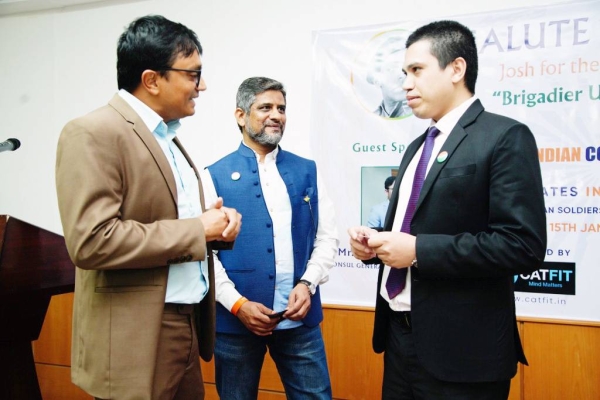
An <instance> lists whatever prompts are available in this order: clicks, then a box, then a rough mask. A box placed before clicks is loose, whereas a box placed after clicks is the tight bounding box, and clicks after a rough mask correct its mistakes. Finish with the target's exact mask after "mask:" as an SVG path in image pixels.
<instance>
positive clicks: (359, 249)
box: [348, 226, 417, 268]
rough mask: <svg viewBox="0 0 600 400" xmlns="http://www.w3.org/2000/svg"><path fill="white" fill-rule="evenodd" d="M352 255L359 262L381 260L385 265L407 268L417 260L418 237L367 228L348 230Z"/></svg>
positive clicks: (360, 227) (359, 227)
mask: <svg viewBox="0 0 600 400" xmlns="http://www.w3.org/2000/svg"><path fill="white" fill-rule="evenodd" d="M348 235H350V247H351V249H352V254H353V255H354V257H355V258H356V259H358V260H361V261H365V260H369V259H371V258H374V257H377V258H379V259H380V260H381V261H382V262H383V263H384V264H385V265H388V266H390V267H394V268H407V267H409V266H410V265H411V264H412V261H413V260H414V259H415V258H416V246H415V244H416V240H417V238H416V236H413V235H409V234H408V233H404V232H377V231H376V230H375V229H372V228H368V227H366V226H356V227H352V228H350V229H348Z"/></svg>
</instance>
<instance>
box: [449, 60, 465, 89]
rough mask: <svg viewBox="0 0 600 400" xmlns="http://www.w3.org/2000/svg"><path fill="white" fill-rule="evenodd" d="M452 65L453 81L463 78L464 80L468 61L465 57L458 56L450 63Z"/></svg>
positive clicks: (456, 81) (457, 81)
mask: <svg viewBox="0 0 600 400" xmlns="http://www.w3.org/2000/svg"><path fill="white" fill-rule="evenodd" d="M450 66H451V67H452V83H459V82H460V81H461V80H463V81H464V79H465V74H466V73H467V62H466V61H465V59H464V58H462V57H458V58H456V59H454V61H452V62H451V63H450Z"/></svg>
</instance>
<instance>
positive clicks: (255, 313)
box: [237, 301, 280, 336]
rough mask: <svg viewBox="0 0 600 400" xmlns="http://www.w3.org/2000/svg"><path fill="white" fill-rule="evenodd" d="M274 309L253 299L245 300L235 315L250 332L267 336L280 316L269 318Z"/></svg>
mask: <svg viewBox="0 0 600 400" xmlns="http://www.w3.org/2000/svg"><path fill="white" fill-rule="evenodd" d="M274 312H275V311H273V310H271V309H269V308H268V307H265V306H264V305H262V304H260V303H256V302H254V301H247V302H245V303H244V304H242V306H241V307H240V309H239V310H238V312H237V317H238V318H239V320H240V321H242V323H243V324H244V326H245V327H246V328H248V330H250V332H252V333H254V334H255V335H258V336H268V335H270V334H272V333H273V329H275V327H276V326H277V324H278V323H279V321H280V318H269V314H273V313H274Z"/></svg>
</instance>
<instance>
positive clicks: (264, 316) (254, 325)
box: [237, 284, 311, 336]
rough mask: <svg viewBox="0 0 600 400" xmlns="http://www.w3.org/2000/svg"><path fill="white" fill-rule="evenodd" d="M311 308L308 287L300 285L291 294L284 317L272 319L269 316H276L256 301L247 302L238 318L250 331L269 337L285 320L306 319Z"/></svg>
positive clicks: (238, 313)
mask: <svg viewBox="0 0 600 400" xmlns="http://www.w3.org/2000/svg"><path fill="white" fill-rule="evenodd" d="M310 306H311V298H310V292H309V291H308V287H307V286H306V285H303V284H298V285H296V287H294V288H293V289H292V291H291V292H290V297H289V298H288V304H287V307H286V309H285V312H284V313H283V315H282V316H281V317H279V318H270V317H269V315H272V314H275V311H273V310H271V309H270V308H269V307H267V306H265V305H264V304H261V303H257V302H254V301H247V302H245V303H244V304H242V306H241V307H240V309H239V311H238V312H237V317H238V318H239V320H240V321H242V323H243V324H244V326H245V327H246V328H248V330H250V331H251V332H252V333H254V334H255V335H258V336H268V335H271V334H272V333H273V330H274V329H275V328H276V327H277V324H278V323H280V322H281V321H282V320H283V319H289V320H292V321H300V320H301V319H302V318H304V317H306V314H308V311H309V310H310Z"/></svg>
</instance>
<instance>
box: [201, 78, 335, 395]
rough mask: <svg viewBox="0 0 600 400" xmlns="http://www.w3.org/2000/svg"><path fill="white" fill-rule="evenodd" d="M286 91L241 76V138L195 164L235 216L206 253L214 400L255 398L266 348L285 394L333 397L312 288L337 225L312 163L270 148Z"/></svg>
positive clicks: (322, 272)
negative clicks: (239, 218) (227, 239)
mask: <svg viewBox="0 0 600 400" xmlns="http://www.w3.org/2000/svg"><path fill="white" fill-rule="evenodd" d="M285 96H286V92H285V90H284V88H283V85H282V84H281V83H280V82H277V81H275V80H273V79H269V78H263V77H255V78H249V79H246V80H245V81H244V82H243V83H242V84H241V85H240V87H239V89H238V93H237V108H236V110H235V117H236V120H237V124H238V127H239V129H240V131H241V132H242V135H243V138H242V143H241V144H240V146H239V148H238V149H237V150H236V151H235V152H233V153H231V154H229V155H228V156H226V157H224V158H222V159H221V160H219V161H217V162H216V163H215V164H213V165H211V166H209V167H208V170H205V171H204V176H203V183H204V186H205V195H206V196H207V197H206V200H207V202H208V203H209V204H210V203H211V202H212V201H214V200H215V199H216V198H217V196H218V197H222V198H223V202H224V203H225V204H227V205H228V207H234V208H236V209H237V210H238V211H239V212H240V213H241V214H242V215H243V216H244V224H243V228H242V230H241V232H240V234H239V236H238V237H237V240H236V243H235V246H234V247H233V249H230V250H222V251H220V252H219V253H218V259H219V261H220V263H219V262H216V261H217V260H215V264H216V265H215V270H216V271H215V288H216V297H217V301H218V303H219V304H217V341H216V348H215V368H216V385H217V391H218V392H219V396H220V398H221V399H222V400H228V399H235V400H243V399H248V400H255V399H256V398H257V396H258V383H259V379H260V372H261V369H262V365H263V361H264V356H265V353H266V351H267V348H268V349H269V353H270V355H271V357H272V359H273V360H274V361H275V364H276V365H277V369H278V371H279V375H280V377H281V380H282V382H283V385H284V387H285V392H286V396H287V398H288V399H331V396H332V395H331V384H330V380H329V372H328V368H327V359H326V357H325V348H324V345H323V338H322V335H321V330H320V327H319V323H320V322H321V321H322V320H323V311H322V309H321V298H320V294H319V287H318V286H319V284H322V283H324V282H326V281H327V280H328V278H329V269H330V268H331V267H333V265H334V258H335V255H336V253H337V249H338V239H337V229H336V225H335V218H334V210H333V204H332V202H331V200H330V199H329V198H328V197H327V195H326V193H325V190H324V187H323V182H322V180H321V179H320V176H319V175H318V174H317V169H316V164H315V162H314V161H312V160H307V159H305V158H302V157H299V156H297V155H295V154H292V153H289V152H287V151H284V150H283V149H281V148H280V147H279V146H278V144H279V141H280V140H281V138H282V136H283V132H284V129H285V123H286V112H285V110H286V97H285ZM204 179H206V181H204ZM218 264H221V265H218Z"/></svg>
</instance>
